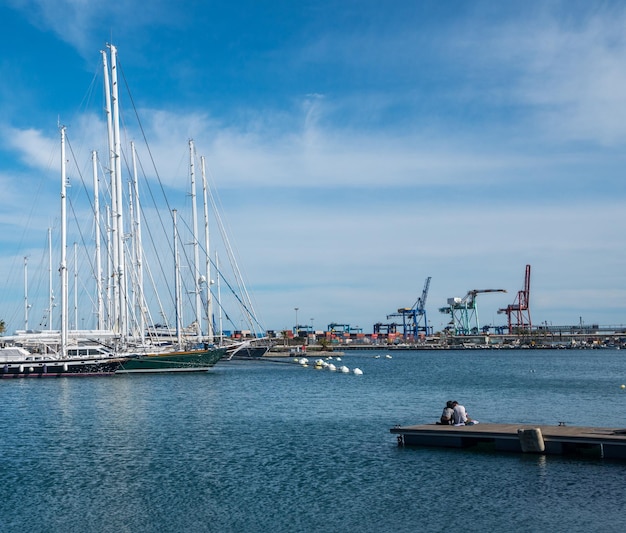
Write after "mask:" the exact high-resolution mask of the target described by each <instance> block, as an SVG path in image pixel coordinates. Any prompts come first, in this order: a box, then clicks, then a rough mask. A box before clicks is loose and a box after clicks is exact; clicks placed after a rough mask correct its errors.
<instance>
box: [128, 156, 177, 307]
mask: <svg viewBox="0 0 626 533" xmlns="http://www.w3.org/2000/svg"><path fill="white" fill-rule="evenodd" d="M137 165H138V168H139V170H140V171H141V176H142V178H143V181H144V183H145V186H146V188H147V190H148V193H149V197H150V200H151V201H152V205H153V207H154V212H155V214H156V217H157V219H158V220H159V222H160V225H161V229H162V230H163V235H167V232H166V230H165V224H164V222H163V218H162V217H161V210H160V209H159V207H158V206H157V202H156V198H155V197H154V193H153V191H152V187H150V182H149V180H148V177H147V175H146V172H145V169H144V167H143V165H142V162H141V157H140V156H139V154H137ZM139 210H140V212H141V216H142V218H143V220H148V217H147V216H146V212H145V208H144V204H143V202H141V203H140V204H139ZM151 219H152V217H150V220H151ZM142 229H144V230H147V233H148V238H149V242H150V244H151V245H152V252H154V253H155V255H156V257H157V259H159V260H158V261H157V263H158V265H159V270H160V272H161V275H162V276H163V279H164V280H165V279H167V278H168V276H167V274H166V273H165V268H164V266H163V262H162V261H160V254H159V253H158V250H159V247H158V246H157V244H156V240H155V237H154V233H153V232H152V224H143V226H142ZM165 241H166V243H167V247H168V249H169V252H170V255H171V256H172V257H173V256H174V249H173V247H172V242H171V241H170V239H168V238H166V239H165ZM144 248H145V247H144ZM144 264H148V262H147V261H144ZM151 279H152V280H153V278H152V274H151ZM153 283H154V281H153ZM166 292H167V293H168V294H169V297H170V302H171V303H173V302H175V301H176V297H175V296H174V293H173V292H172V287H171V286H170V285H169V284H168V285H166ZM160 311H161V312H162V313H163V309H160Z"/></svg>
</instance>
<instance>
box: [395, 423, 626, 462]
mask: <svg viewBox="0 0 626 533" xmlns="http://www.w3.org/2000/svg"><path fill="white" fill-rule="evenodd" d="M390 432H391V433H392V434H395V435H397V438H398V444H399V445H400V446H433V447H445V448H471V447H480V448H481V449H486V450H495V451H503V452H518V453H539V454H547V455H580V456H585V457H597V458H605V459H626V429H619V428H600V427H580V426H566V425H564V424H560V425H558V426H546V425H529V424H483V423H480V424H475V425H471V426H458V427H457V426H443V425H438V424H425V425H416V426H396V427H393V428H391V429H390Z"/></svg>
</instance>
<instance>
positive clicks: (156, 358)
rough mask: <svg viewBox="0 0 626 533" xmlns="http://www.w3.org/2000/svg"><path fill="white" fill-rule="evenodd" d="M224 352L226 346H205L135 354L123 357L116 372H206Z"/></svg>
mask: <svg viewBox="0 0 626 533" xmlns="http://www.w3.org/2000/svg"><path fill="white" fill-rule="evenodd" d="M225 353H226V348H207V349H201V350H188V351H177V352H165V353H154V354H146V355H135V356H132V357H128V358H127V359H125V360H124V361H123V362H122V364H121V365H120V367H119V368H118V369H117V370H116V373H118V374H141V373H145V374H152V373H159V372H206V371H207V370H208V369H209V368H211V367H212V366H213V365H215V363H217V362H218V361H219V360H220V359H221V358H222V357H223V356H224V354H225Z"/></svg>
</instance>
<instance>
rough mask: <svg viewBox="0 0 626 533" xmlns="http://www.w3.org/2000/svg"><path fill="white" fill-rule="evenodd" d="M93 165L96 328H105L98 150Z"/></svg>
mask: <svg viewBox="0 0 626 533" xmlns="http://www.w3.org/2000/svg"><path fill="white" fill-rule="evenodd" d="M91 162H92V166H93V211H94V213H93V214H94V222H95V228H94V231H95V233H96V234H95V241H96V328H97V329H99V330H102V329H104V304H103V300H102V253H101V251H100V191H99V180H98V161H97V153H96V151H95V150H94V151H92V152H91Z"/></svg>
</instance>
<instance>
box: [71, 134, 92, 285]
mask: <svg viewBox="0 0 626 533" xmlns="http://www.w3.org/2000/svg"><path fill="white" fill-rule="evenodd" d="M65 140H66V143H67V146H68V148H69V151H70V153H71V154H72V159H73V160H74V165H75V167H76V172H77V174H78V176H79V178H80V182H81V185H82V189H83V191H84V192H85V196H86V197H87V201H88V202H89V206H90V208H91V213H92V214H94V215H95V206H94V205H93V202H92V200H91V197H90V196H89V193H88V191H87V186H86V185H85V179H84V178H83V174H82V172H81V171H80V168H79V167H78V164H77V160H76V156H75V154H74V149H73V147H72V144H71V143H70V140H69V137H68V136H67V135H66V137H65ZM68 200H69V202H70V210H71V212H72V215H73V217H74V221H75V222H76V228H77V231H78V234H79V236H80V241H81V244H82V246H83V249H84V250H86V249H87V243H86V240H85V236H84V234H83V230H82V228H81V225H80V224H79V223H78V216H77V215H76V210H75V209H74V202H73V201H72V199H71V198H70V197H69V195H68ZM87 255H88V254H87ZM94 261H95V259H94ZM87 264H88V265H89V268H90V270H91V275H92V277H93V278H94V279H96V267H95V264H94V262H93V261H92V258H91V257H89V255H88V261H87Z"/></svg>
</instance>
